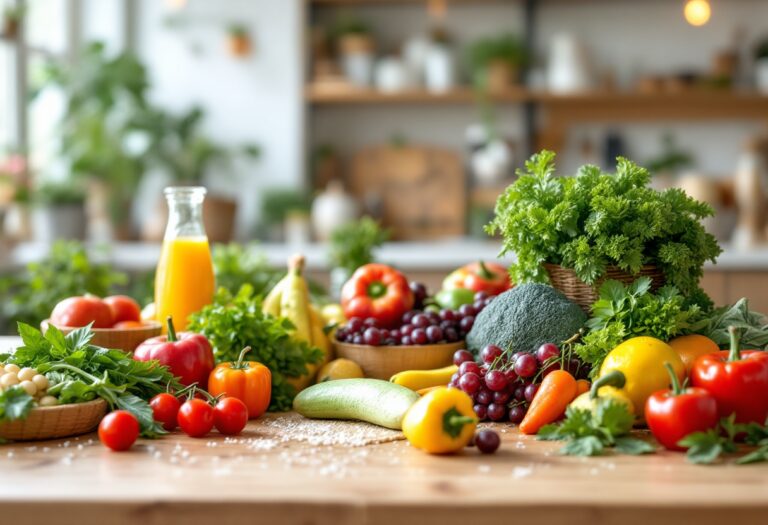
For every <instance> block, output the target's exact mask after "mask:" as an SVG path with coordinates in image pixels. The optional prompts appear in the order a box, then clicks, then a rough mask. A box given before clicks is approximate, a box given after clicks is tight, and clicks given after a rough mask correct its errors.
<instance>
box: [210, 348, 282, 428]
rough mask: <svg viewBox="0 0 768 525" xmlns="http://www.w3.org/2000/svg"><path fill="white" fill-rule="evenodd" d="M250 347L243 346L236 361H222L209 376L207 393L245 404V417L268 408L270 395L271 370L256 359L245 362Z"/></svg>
mask: <svg viewBox="0 0 768 525" xmlns="http://www.w3.org/2000/svg"><path fill="white" fill-rule="evenodd" d="M250 350H251V347H250V346H246V347H245V348H244V349H243V351H242V352H240V356H239V357H238V358H237V362H236V363H221V364H219V365H218V366H216V368H214V369H213V371H212V372H211V375H210V377H209V378H208V392H210V393H211V395H213V396H219V395H222V394H224V395H226V396H228V397H236V398H237V399H239V400H240V401H242V402H243V403H245V406H246V407H248V419H255V418H257V417H259V416H260V415H262V414H263V413H264V412H266V411H267V408H268V407H269V401H270V399H271V396H272V373H271V372H270V371H269V368H267V367H266V366H264V365H262V364H261V363H258V362H256V361H244V359H245V354H247V353H248V352H249V351H250Z"/></svg>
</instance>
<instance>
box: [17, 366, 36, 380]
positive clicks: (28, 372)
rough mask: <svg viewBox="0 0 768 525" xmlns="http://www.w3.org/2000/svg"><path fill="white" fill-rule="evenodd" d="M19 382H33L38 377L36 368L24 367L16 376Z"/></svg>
mask: <svg viewBox="0 0 768 525" xmlns="http://www.w3.org/2000/svg"><path fill="white" fill-rule="evenodd" d="M16 375H17V376H18V378H19V381H32V378H33V377H35V376H36V375H37V370H35V369H34V368H29V367H24V368H22V369H21V370H19V372H18V373H17V374H16Z"/></svg>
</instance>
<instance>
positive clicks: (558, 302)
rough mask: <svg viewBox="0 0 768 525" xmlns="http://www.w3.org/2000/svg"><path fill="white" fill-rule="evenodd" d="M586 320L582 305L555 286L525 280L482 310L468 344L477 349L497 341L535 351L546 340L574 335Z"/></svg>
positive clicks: (515, 349) (513, 348)
mask: <svg viewBox="0 0 768 525" xmlns="http://www.w3.org/2000/svg"><path fill="white" fill-rule="evenodd" d="M586 321H587V317H586V315H585V314H584V312H583V311H582V310H581V308H579V306H578V305H577V304H576V303H574V302H572V301H570V300H569V299H568V298H566V297H565V296H564V295H563V294H562V293H560V292H558V291H557V290H555V289H554V288H552V287H551V286H547V285H545V284H521V285H519V286H516V287H515V288H513V289H511V290H508V291H506V292H504V293H503V294H501V295H499V296H498V297H496V298H495V299H494V300H493V301H492V302H491V304H489V305H488V306H487V307H485V309H484V310H483V311H482V312H480V314H478V316H477V318H476V319H475V324H474V326H473V327H472V330H471V331H470V332H469V334H467V348H469V350H471V351H473V352H475V353H477V352H479V351H480V349H481V348H483V347H484V346H485V345H489V344H494V345H497V346H499V347H501V348H502V349H504V350H506V351H510V352H529V353H530V352H535V351H536V349H537V348H538V347H539V346H541V345H542V344H543V343H555V344H559V343H561V342H562V341H565V340H566V339H568V338H570V337H571V336H573V335H574V334H575V333H576V332H578V331H579V329H581V327H582V326H584V323H585V322H586Z"/></svg>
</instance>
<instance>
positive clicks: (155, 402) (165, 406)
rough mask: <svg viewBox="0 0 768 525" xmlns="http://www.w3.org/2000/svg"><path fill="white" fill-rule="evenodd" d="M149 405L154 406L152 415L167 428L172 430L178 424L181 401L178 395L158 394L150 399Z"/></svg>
mask: <svg viewBox="0 0 768 525" xmlns="http://www.w3.org/2000/svg"><path fill="white" fill-rule="evenodd" d="M149 406H151V407H152V417H153V418H154V420H155V421H157V422H158V423H160V424H161V425H163V428H164V429H165V430H167V431H169V432H170V431H171V430H173V429H174V428H176V427H177V426H178V424H179V420H178V415H179V408H181V401H179V399H178V398H177V397H176V396H174V395H173V394H157V395H156V396H155V397H153V398H152V399H150V401H149Z"/></svg>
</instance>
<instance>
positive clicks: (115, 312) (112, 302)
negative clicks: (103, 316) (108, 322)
mask: <svg viewBox="0 0 768 525" xmlns="http://www.w3.org/2000/svg"><path fill="white" fill-rule="evenodd" d="M104 302H105V303H107V304H108V305H109V307H110V308H111V309H112V318H113V320H114V322H115V323H119V322H121V321H141V307H140V306H139V303H137V302H136V301H134V300H133V299H131V298H130V297H128V296H127V295H111V296H109V297H106V298H105V299H104Z"/></svg>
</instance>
